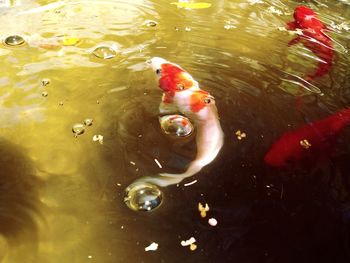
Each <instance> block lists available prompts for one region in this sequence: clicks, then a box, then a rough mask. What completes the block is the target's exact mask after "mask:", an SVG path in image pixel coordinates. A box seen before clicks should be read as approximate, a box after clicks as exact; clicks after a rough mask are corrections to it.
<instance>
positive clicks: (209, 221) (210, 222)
mask: <svg viewBox="0 0 350 263" xmlns="http://www.w3.org/2000/svg"><path fill="white" fill-rule="evenodd" d="M208 224H209V225H211V226H216V225H217V224H218V221H217V220H216V219H215V218H209V220H208Z"/></svg>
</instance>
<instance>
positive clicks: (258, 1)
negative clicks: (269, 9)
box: [248, 0, 264, 5]
mask: <svg viewBox="0 0 350 263" xmlns="http://www.w3.org/2000/svg"><path fill="white" fill-rule="evenodd" d="M248 3H249V4H250V5H255V4H263V3H264V2H263V1H262V0H248Z"/></svg>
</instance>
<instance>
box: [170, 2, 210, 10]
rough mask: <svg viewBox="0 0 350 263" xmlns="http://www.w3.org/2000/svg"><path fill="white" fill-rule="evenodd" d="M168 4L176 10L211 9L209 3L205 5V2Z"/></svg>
mask: <svg viewBox="0 0 350 263" xmlns="http://www.w3.org/2000/svg"><path fill="white" fill-rule="evenodd" d="M170 4H172V5H176V6H177V7H178V8H186V9H204V8H209V7H211V4H210V3H205V2H200V3H191V2H173V3H170Z"/></svg>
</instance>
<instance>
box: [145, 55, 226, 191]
mask: <svg viewBox="0 0 350 263" xmlns="http://www.w3.org/2000/svg"><path fill="white" fill-rule="evenodd" d="M150 64H151V67H152V69H153V71H154V72H155V73H156V76H157V78H158V81H159V87H160V88H161V89H162V90H163V91H164V94H163V98H162V102H161V104H160V107H159V109H160V112H161V113H174V111H177V112H180V113H182V114H184V115H185V116H186V117H188V118H189V119H191V121H193V123H194V125H195V127H196V130H197V133H196V144H197V154H196V158H195V160H193V161H192V162H191V163H190V164H189V166H188V167H187V170H186V171H185V172H184V173H181V174H169V173H161V174H159V175H157V176H153V177H144V178H141V179H139V180H141V181H143V182H149V183H153V184H156V185H159V186H168V185H171V184H177V183H179V182H181V181H182V180H183V179H184V178H186V177H190V176H192V175H194V174H196V173H198V172H199V171H200V170H201V169H202V168H203V167H204V166H206V165H207V164H209V163H211V162H212V161H213V160H214V159H215V158H216V156H217V155H218V153H219V151H220V149H221V147H222V145H223V137H224V136H223V132H222V129H221V126H220V122H219V117H218V112H217V108H216V106H215V99H214V97H213V96H211V95H210V94H209V93H208V92H206V91H204V90H201V89H200V88H199V85H198V82H197V81H195V80H194V79H193V78H192V76H191V75H190V74H189V73H187V72H186V71H185V70H183V69H182V68H181V67H180V66H178V65H176V64H174V63H171V62H169V61H166V60H164V59H162V58H157V57H156V58H153V59H152V60H151V61H150Z"/></svg>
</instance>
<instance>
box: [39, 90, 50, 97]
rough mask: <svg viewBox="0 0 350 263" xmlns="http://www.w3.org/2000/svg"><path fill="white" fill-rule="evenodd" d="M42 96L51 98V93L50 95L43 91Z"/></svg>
mask: <svg viewBox="0 0 350 263" xmlns="http://www.w3.org/2000/svg"><path fill="white" fill-rule="evenodd" d="M41 96H43V97H47V96H49V93H48V92H47V91H43V92H42V93H41Z"/></svg>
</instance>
